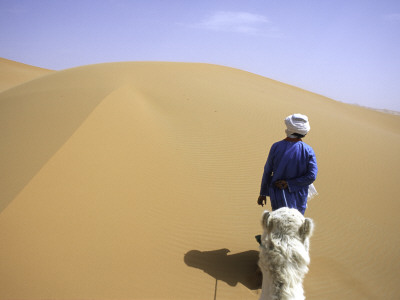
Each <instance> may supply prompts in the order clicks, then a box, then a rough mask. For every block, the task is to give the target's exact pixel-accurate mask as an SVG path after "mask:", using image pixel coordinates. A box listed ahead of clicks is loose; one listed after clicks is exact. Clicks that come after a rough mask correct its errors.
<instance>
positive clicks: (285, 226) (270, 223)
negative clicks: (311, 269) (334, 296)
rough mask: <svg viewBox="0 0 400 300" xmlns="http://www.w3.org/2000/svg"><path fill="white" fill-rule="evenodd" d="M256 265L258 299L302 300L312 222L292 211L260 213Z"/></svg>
mask: <svg viewBox="0 0 400 300" xmlns="http://www.w3.org/2000/svg"><path fill="white" fill-rule="evenodd" d="M261 224H262V228H263V230H264V232H263V234H262V237H261V245H260V258H259V261H258V265H259V267H260V269H261V272H262V275H263V281H262V292H261V296H260V300H303V299H305V297H304V290H303V279H304V276H305V274H306V273H307V272H308V265H309V263H310V256H309V243H310V242H309V238H310V237H311V235H312V232H313V228H314V223H313V221H312V220H311V219H309V218H304V216H303V215H302V214H301V213H300V212H299V211H297V210H296V209H293V208H287V207H283V208H280V209H277V210H275V211H272V212H268V211H264V213H263V215H262V219H261Z"/></svg>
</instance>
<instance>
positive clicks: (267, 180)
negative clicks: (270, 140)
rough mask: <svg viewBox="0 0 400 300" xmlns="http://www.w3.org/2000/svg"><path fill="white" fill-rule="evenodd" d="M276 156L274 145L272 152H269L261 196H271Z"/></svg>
mask: <svg viewBox="0 0 400 300" xmlns="http://www.w3.org/2000/svg"><path fill="white" fill-rule="evenodd" d="M273 156H274V145H272V147H271V150H270V151H269V154H268V158H267V162H266V163H265V166H264V173H263V177H262V180H261V189H260V195H262V196H269V192H268V187H269V185H270V184H271V179H272V176H271V175H272V161H273Z"/></svg>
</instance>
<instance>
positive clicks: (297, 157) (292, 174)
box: [257, 114, 318, 214]
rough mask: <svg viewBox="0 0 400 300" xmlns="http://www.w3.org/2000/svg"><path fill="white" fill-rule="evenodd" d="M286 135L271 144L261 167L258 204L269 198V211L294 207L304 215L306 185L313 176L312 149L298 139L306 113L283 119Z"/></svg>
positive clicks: (305, 127) (306, 127)
mask: <svg viewBox="0 0 400 300" xmlns="http://www.w3.org/2000/svg"><path fill="white" fill-rule="evenodd" d="M285 124H286V127H287V129H286V135H287V138H285V139H284V140H282V141H280V142H277V143H275V144H273V145H272V147H271V150H270V152H269V155H268V159H267V162H266V164H265V167H264V174H263V177H262V182H261V190H260V196H259V198H258V201H257V202H258V204H259V205H261V206H263V205H264V204H266V202H267V200H266V197H267V196H269V197H270V200H271V206H272V210H276V209H278V208H281V207H284V206H286V207H290V208H296V209H297V210H298V211H300V212H301V213H302V214H304V212H305V210H306V207H307V197H308V193H309V186H310V185H311V184H312V183H313V182H314V180H315V179H316V177H317V172H318V167H317V160H316V158H315V153H314V150H313V149H312V148H311V147H310V146H309V145H307V144H306V143H304V142H303V141H302V140H301V138H302V137H304V136H305V135H306V134H307V133H308V132H309V130H310V124H309V122H308V118H307V116H304V115H301V114H294V115H291V116H289V117H287V118H286V119H285Z"/></svg>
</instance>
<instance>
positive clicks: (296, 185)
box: [287, 150, 318, 192]
mask: <svg viewBox="0 0 400 300" xmlns="http://www.w3.org/2000/svg"><path fill="white" fill-rule="evenodd" d="M317 173H318V166H317V158H316V157H315V153H314V151H313V150H310V151H309V158H308V163H307V172H306V173H305V174H304V175H303V176H300V177H297V178H293V179H289V180H287V183H288V186H289V191H290V192H296V191H298V190H300V189H302V188H304V187H305V186H308V185H310V184H311V183H313V182H314V181H315V179H316V178H317Z"/></svg>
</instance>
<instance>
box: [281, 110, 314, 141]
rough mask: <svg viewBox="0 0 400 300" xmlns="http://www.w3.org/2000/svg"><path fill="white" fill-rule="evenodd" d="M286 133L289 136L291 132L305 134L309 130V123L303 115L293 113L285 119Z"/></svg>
mask: <svg viewBox="0 0 400 300" xmlns="http://www.w3.org/2000/svg"><path fill="white" fill-rule="evenodd" d="M285 124H286V128H287V129H286V135H287V136H291V135H292V134H293V133H298V134H301V135H306V134H307V133H308V132H309V131H310V123H309V122H308V118H307V116H305V115H301V114H294V115H291V116H288V117H287V118H286V119H285Z"/></svg>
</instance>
